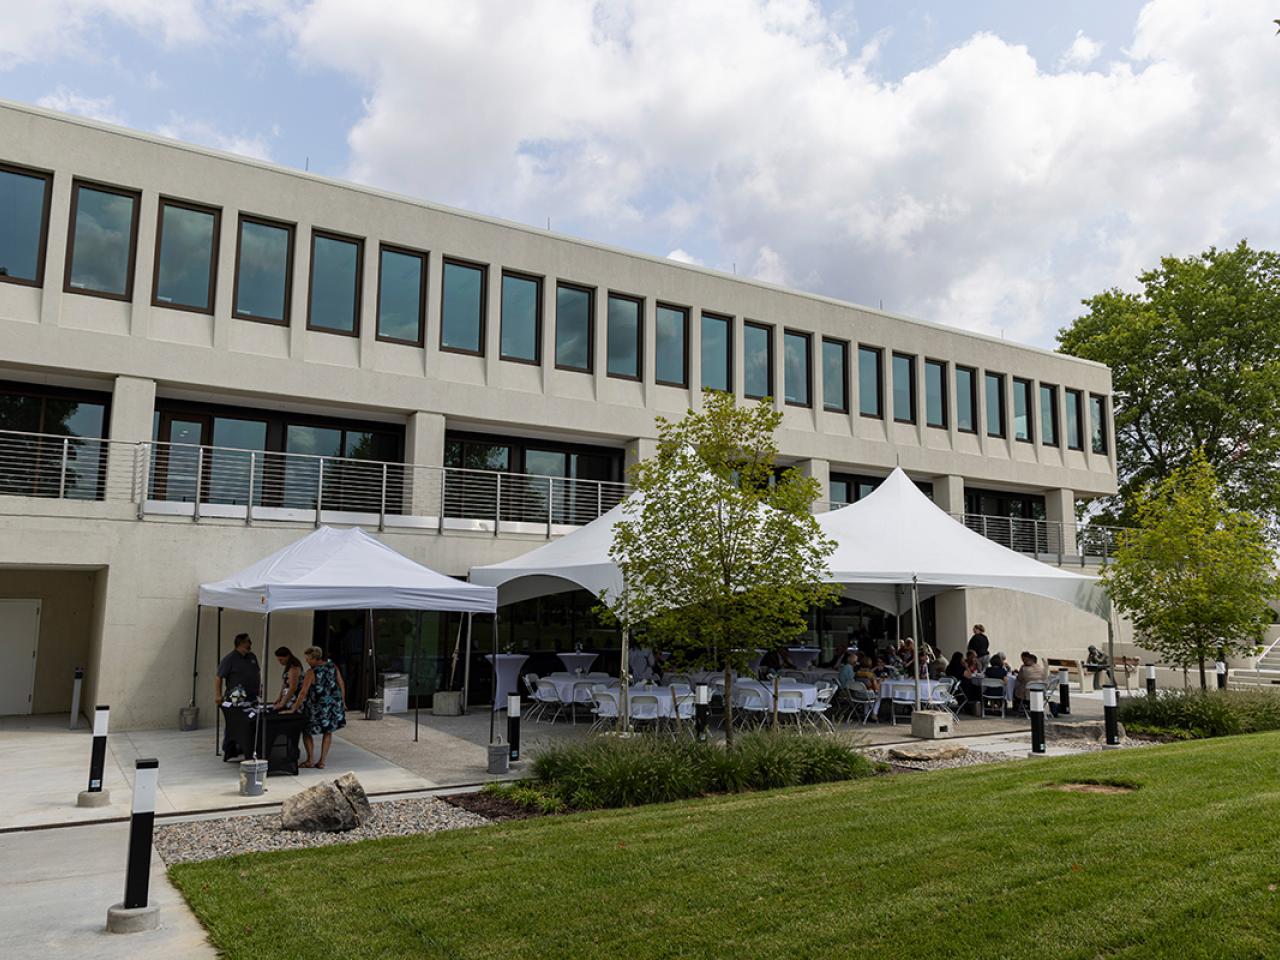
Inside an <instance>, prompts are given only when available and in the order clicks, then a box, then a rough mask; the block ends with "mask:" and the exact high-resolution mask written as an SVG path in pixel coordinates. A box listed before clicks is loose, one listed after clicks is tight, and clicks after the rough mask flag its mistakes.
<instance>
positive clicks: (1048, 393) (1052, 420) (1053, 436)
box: [1040, 383, 1058, 447]
mask: <svg viewBox="0 0 1280 960" xmlns="http://www.w3.org/2000/svg"><path fill="white" fill-rule="evenodd" d="M1040 442H1041V443H1043V444H1044V445H1045V446H1046V447H1056V446H1057V445H1058V388H1057V387H1055V386H1053V385H1051V384H1048V383H1042V384H1040Z"/></svg>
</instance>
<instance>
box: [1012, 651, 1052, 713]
mask: <svg viewBox="0 0 1280 960" xmlns="http://www.w3.org/2000/svg"><path fill="white" fill-rule="evenodd" d="M1021 659H1022V666H1020V667H1019V668H1018V670H1017V673H1016V676H1017V678H1018V681H1017V683H1015V684H1014V685H1013V705H1014V707H1015V708H1017V707H1018V706H1020V705H1021V704H1022V703H1023V701H1025V700H1027V699H1028V697H1027V684H1029V683H1044V682H1045V680H1046V678H1047V677H1048V674H1047V673H1046V672H1045V669H1044V664H1043V663H1041V662H1040V660H1039V658H1037V657H1036V655H1035V654H1034V653H1030V652H1028V651H1026V650H1023V651H1022V658H1021Z"/></svg>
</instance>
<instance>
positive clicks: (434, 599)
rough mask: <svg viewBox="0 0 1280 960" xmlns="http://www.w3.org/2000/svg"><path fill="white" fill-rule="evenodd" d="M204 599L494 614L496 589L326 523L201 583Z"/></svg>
mask: <svg viewBox="0 0 1280 960" xmlns="http://www.w3.org/2000/svg"><path fill="white" fill-rule="evenodd" d="M199 602H200V604H201V605H203V606H210V607H226V608H228V609H232V610H249V611H253V612H256V613H271V612H273V611H276V610H347V609H350V610H365V609H374V610H453V611H461V612H463V613H493V612H494V611H495V610H496V609H497V604H498V599H497V591H496V590H494V589H493V587H489V586H477V585H476V584H472V583H466V582H465V581H462V580H456V579H454V578H453V577H449V576H445V575H444V574H442V573H437V572H436V571H434V570H432V569H430V568H429V567H425V566H423V565H422V564H420V563H416V562H415V561H413V560H410V559H409V558H408V557H406V556H404V555H403V554H400V553H397V552H396V551H395V550H393V549H392V548H391V547H389V546H387V545H386V544H385V543H383V542H382V541H381V540H378V539H377V538H375V537H371V536H370V535H369V534H367V533H365V532H364V531H363V530H361V529H360V528H359V527H353V528H351V529H346V530H339V529H336V528H334V527H320V528H318V529H317V530H316V531H315V532H313V533H310V534H308V535H307V536H305V537H303V538H302V539H301V540H297V541H295V542H293V543H291V544H289V545H288V546H287V547H284V548H283V549H280V550H277V551H276V552H275V553H273V554H271V555H270V556H269V557H264V558H263V559H262V560H259V561H258V562H257V563H254V564H251V565H250V566H248V567H245V568H244V569H243V570H241V571H240V572H239V573H235V574H232V575H231V576H230V577H227V578H226V579H224V580H219V581H217V582H215V583H205V584H201V586H200V600H199Z"/></svg>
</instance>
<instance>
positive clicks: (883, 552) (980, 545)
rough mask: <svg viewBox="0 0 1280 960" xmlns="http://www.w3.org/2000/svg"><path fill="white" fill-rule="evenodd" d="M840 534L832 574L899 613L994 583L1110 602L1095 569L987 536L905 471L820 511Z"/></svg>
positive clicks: (821, 519) (1096, 605)
mask: <svg viewBox="0 0 1280 960" xmlns="http://www.w3.org/2000/svg"><path fill="white" fill-rule="evenodd" d="M818 524H819V525H820V526H821V527H822V530H823V532H824V533H826V534H827V536H829V537H831V538H832V539H833V540H835V541H836V544H837V546H836V550H835V553H833V554H832V555H831V557H830V558H829V559H828V561H827V566H828V570H829V576H828V582H829V583H837V584H840V585H842V586H843V587H844V588H845V590H844V592H845V594H846V595H848V596H850V597H853V598H854V599H857V600H861V601H863V602H864V603H869V604H871V605H873V606H875V607H879V608H880V609H882V610H885V611H887V612H889V613H893V614H902V613H906V612H907V610H909V609H910V607H911V591H910V589H909V588H910V585H911V583H912V580H913V579H915V580H916V582H917V583H918V584H919V594H920V597H921V598H922V599H924V598H927V597H931V596H936V595H937V594H939V593H942V592H944V591H946V590H954V589H960V588H964V587H993V588H996V589H1000V590H1017V591H1020V592H1022V593H1031V594H1036V595H1038V596H1042V597H1049V598H1051V599H1054V600H1061V601H1062V602H1063V603H1069V604H1071V605H1072V606H1074V607H1076V608H1078V609H1080V610H1084V611H1085V612H1087V613H1092V614H1094V615H1096V616H1099V617H1102V618H1104V619H1106V618H1107V616H1108V615H1109V611H1110V602H1109V600H1108V599H1107V595H1106V592H1105V591H1104V590H1103V588H1102V587H1101V586H1100V585H1099V583H1098V580H1097V578H1096V577H1089V576H1085V575H1083V574H1078V573H1072V572H1070V571H1068V570H1060V569H1059V568H1057V567H1052V566H1049V565H1048V564H1047V563H1041V562H1040V561H1039V560H1036V559H1034V558H1032V557H1029V556H1027V555H1025V554H1022V553H1018V552H1017V551H1014V550H1010V549H1009V548H1008V547H1004V546H1001V545H1000V544H998V543H996V542H995V541H993V540H988V539H987V538H986V537H984V536H982V535H981V534H979V533H976V532H974V531H973V530H970V529H969V528H968V527H966V526H965V525H964V524H963V523H961V522H960V521H958V520H956V519H955V518H954V517H951V516H949V515H948V514H947V513H945V512H944V511H943V510H942V508H940V507H939V506H938V505H937V504H935V503H934V502H933V501H932V500H930V499H929V498H928V497H927V496H925V495H924V494H923V493H921V492H920V490H919V488H918V487H916V485H915V484H914V483H913V482H912V481H911V480H910V479H909V478H908V477H907V475H906V474H905V473H903V472H902V470H901V469H900V468H895V469H894V471H893V473H891V474H890V475H889V477H888V478H887V479H886V480H885V481H884V482H883V483H882V484H880V486H879V487H877V488H876V489H875V490H874V491H873V492H872V493H871V494H869V495H868V496H866V497H863V498H862V499H861V500H859V501H858V502H857V503H853V504H850V505H849V506H847V507H841V508H840V509H838V510H832V511H831V512H829V513H824V514H820V515H819V516H818Z"/></svg>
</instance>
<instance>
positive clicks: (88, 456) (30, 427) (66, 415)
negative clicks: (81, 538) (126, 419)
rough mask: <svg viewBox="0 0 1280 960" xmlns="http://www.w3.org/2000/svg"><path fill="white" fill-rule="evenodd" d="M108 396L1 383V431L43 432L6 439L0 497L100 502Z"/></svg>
mask: <svg viewBox="0 0 1280 960" xmlns="http://www.w3.org/2000/svg"><path fill="white" fill-rule="evenodd" d="M110 401H111V398H110V395H108V394H103V393H89V392H84V391H78V390H63V389H60V388H58V387H46V386H42V385H41V386H36V385H34V384H26V383H6V382H3V381H0V431H10V430H12V431H17V432H20V433H26V434H45V435H46V436H38V437H8V438H6V440H5V442H6V445H7V446H8V447H9V450H10V454H11V455H10V456H7V457H5V458H3V462H0V494H6V495H9V496H20V497H54V498H69V499H75V500H95V499H101V498H102V495H103V489H102V483H103V480H104V477H105V468H106V461H107V457H106V452H107V451H106V446H105V445H104V444H102V443H100V442H97V441H96V440H95V439H94V438H98V437H105V436H106V429H107V410H108V407H109V405H110Z"/></svg>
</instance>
